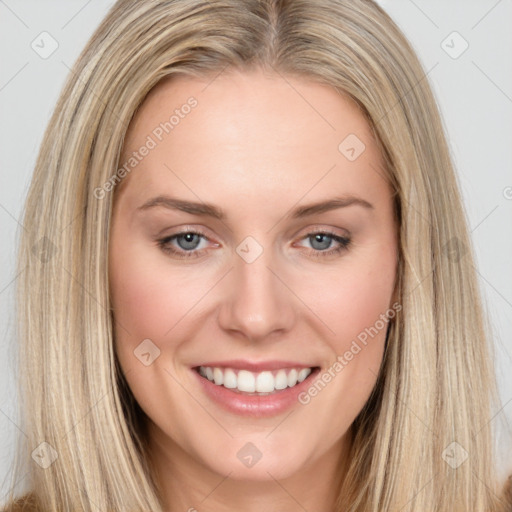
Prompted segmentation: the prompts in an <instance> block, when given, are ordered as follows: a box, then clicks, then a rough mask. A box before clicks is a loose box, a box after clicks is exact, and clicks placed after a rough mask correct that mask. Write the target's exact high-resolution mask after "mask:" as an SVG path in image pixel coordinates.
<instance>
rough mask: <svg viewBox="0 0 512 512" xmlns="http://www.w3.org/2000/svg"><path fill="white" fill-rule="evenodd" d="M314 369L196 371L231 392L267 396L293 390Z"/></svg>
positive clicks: (218, 369)
mask: <svg viewBox="0 0 512 512" xmlns="http://www.w3.org/2000/svg"><path fill="white" fill-rule="evenodd" d="M313 369H314V368H281V369H278V370H272V371H269V370H265V371H262V372H252V371H249V370H242V369H236V368H219V367H211V366H199V367H198V368H196V371H197V372H198V373H199V374H200V375H201V376H202V377H204V378H205V379H208V380H209V381H210V382H212V383H213V384H215V385H216V386H222V387H224V388H227V389H230V390H231V391H233V392H235V393H236V392H239V393H244V394H252V395H260V396H264V395H268V394H271V393H276V392H278V391H282V390H285V389H287V388H293V387H294V386H296V385H297V384H299V383H301V382H302V381H304V380H305V379H306V378H307V377H308V376H309V375H310V374H311V372H312V370H313Z"/></svg>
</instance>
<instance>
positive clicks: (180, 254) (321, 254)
mask: <svg viewBox="0 0 512 512" xmlns="http://www.w3.org/2000/svg"><path fill="white" fill-rule="evenodd" d="M188 234H191V235H199V236H202V237H203V238H206V239H207V240H208V237H207V236H206V235H205V234H204V233H202V232H201V231H199V230H197V231H193V230H190V231H181V232H180V233H176V234H174V235H171V236H168V237H165V238H162V239H160V240H158V241H157V244H158V246H159V247H160V249H161V250H162V251H163V252H165V253H167V254H172V255H173V256H176V257H177V258H181V259H187V258H199V257H201V256H202V254H203V252H204V251H205V250H206V249H201V250H199V251H197V250H191V251H184V250H176V249H175V248H173V247H172V246H171V245H169V244H170V242H171V241H172V240H174V239H175V238H178V237H179V236H182V235H188ZM315 235H327V236H328V237H329V238H332V240H333V241H335V242H337V243H338V244H339V245H338V247H336V248H334V249H327V250H323V251H320V250H314V249H312V250H311V251H310V255H311V256H313V257H315V258H325V257H328V256H334V255H337V254H340V253H342V252H343V251H345V250H346V249H347V248H348V246H349V245H350V243H351V239H350V238H349V237H343V236H339V235H336V234H335V233H333V232H331V231H326V230H319V231H313V232H311V233H308V234H307V235H306V236H304V237H303V238H302V240H303V239H306V238H310V237H313V236H315Z"/></svg>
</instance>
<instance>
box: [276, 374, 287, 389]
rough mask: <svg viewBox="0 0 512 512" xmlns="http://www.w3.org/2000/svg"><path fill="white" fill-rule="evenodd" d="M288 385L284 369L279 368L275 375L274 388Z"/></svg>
mask: <svg viewBox="0 0 512 512" xmlns="http://www.w3.org/2000/svg"><path fill="white" fill-rule="evenodd" d="M287 387H288V377H287V375H286V372H285V371H284V370H279V371H278V372H277V375H276V382H275V388H276V389H286V388H287Z"/></svg>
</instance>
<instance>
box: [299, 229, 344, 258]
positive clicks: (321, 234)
mask: <svg viewBox="0 0 512 512" xmlns="http://www.w3.org/2000/svg"><path fill="white" fill-rule="evenodd" d="M303 240H307V241H309V243H310V244H311V247H312V249H313V250H312V251H309V252H310V255H311V256H314V257H327V256H332V255H335V254H340V253H341V252H343V251H345V250H347V248H348V246H349V245H350V241H351V240H350V238H349V237H345V236H340V235H337V234H336V233H332V232H330V231H316V232H313V233H308V234H307V235H306V236H305V237H304V238H303ZM333 243H334V244H335V245H334V247H333Z"/></svg>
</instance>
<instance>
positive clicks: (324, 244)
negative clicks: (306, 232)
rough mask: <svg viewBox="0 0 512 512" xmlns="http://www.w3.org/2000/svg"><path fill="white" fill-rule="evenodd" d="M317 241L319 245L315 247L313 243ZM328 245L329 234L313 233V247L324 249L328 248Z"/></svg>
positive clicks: (329, 243)
mask: <svg viewBox="0 0 512 512" xmlns="http://www.w3.org/2000/svg"><path fill="white" fill-rule="evenodd" d="M317 242H319V243H320V247H318V246H317V247H315V243H317ZM329 245H331V237H330V235H325V234H317V235H314V243H312V246H313V248H315V249H318V250H325V249H328V248H329Z"/></svg>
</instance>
